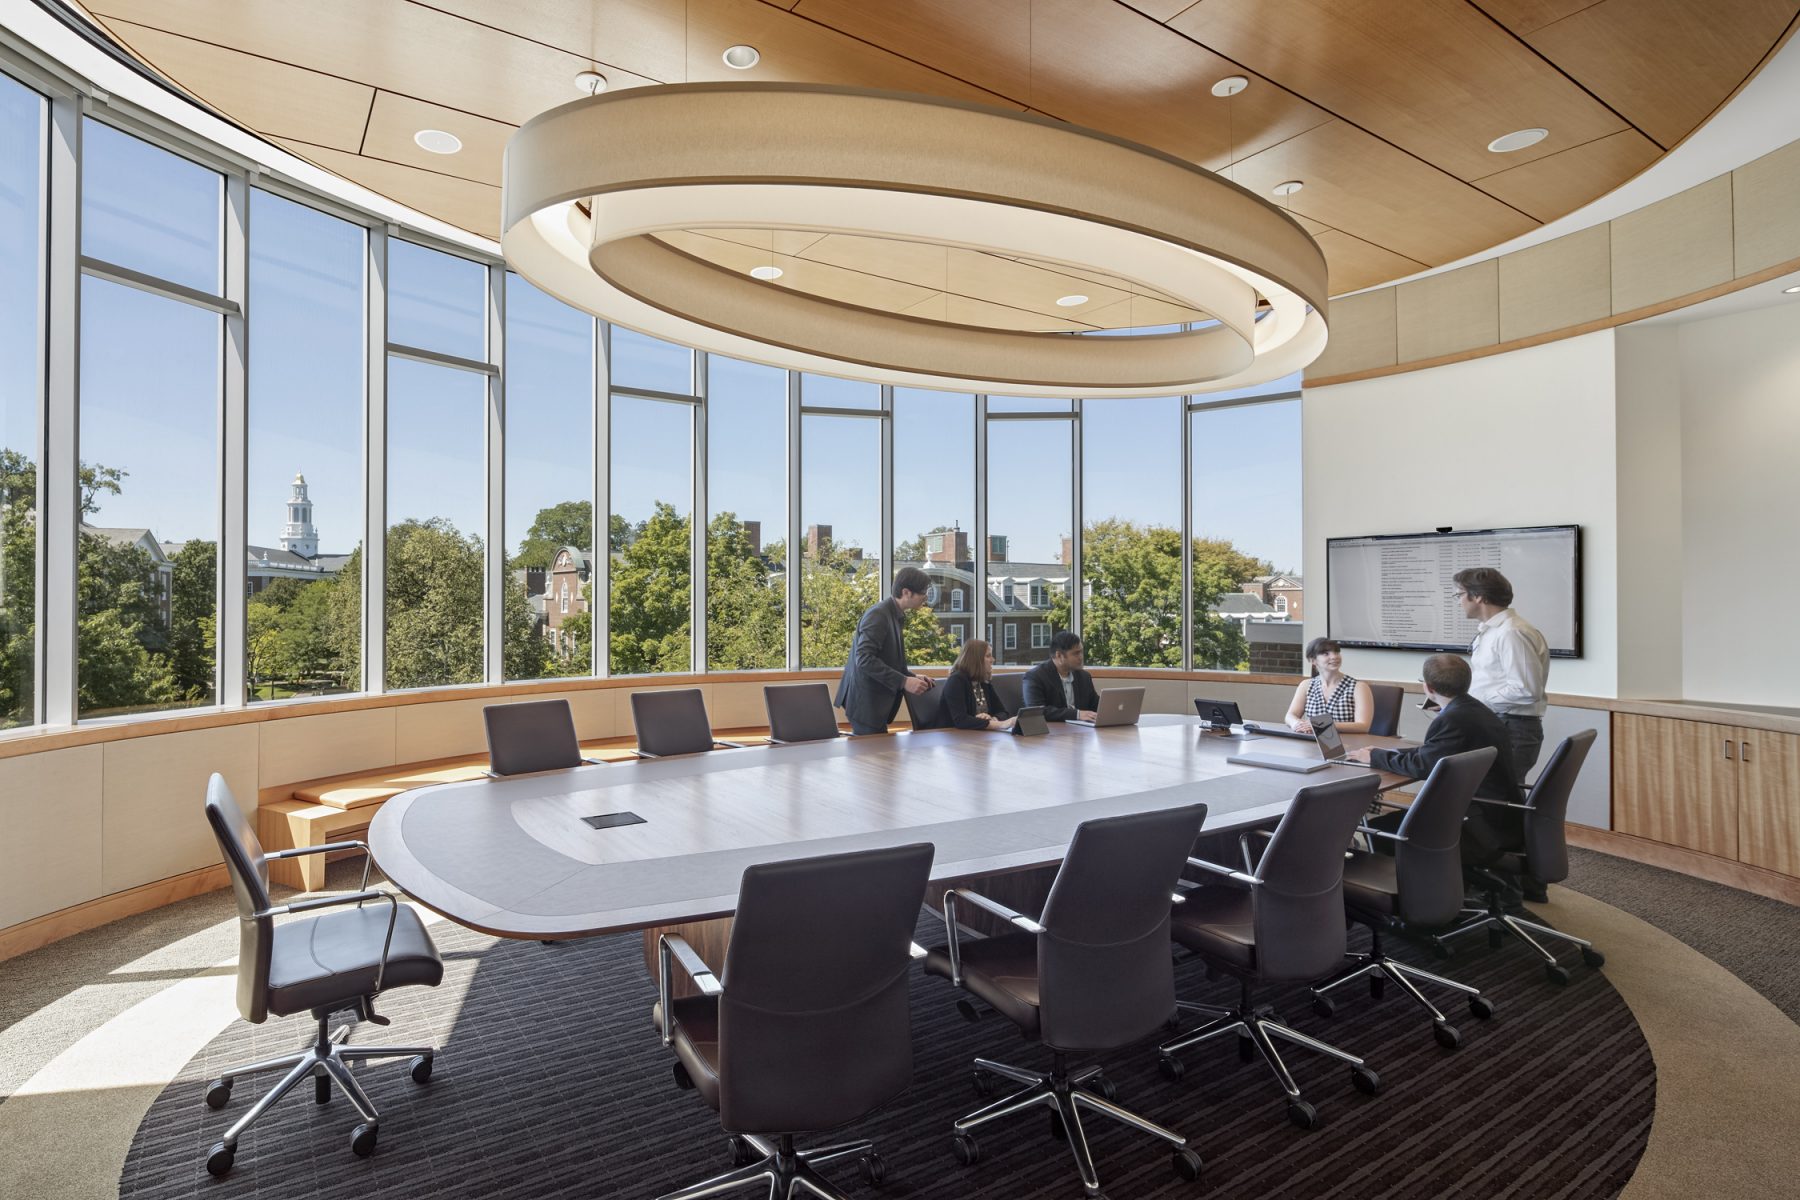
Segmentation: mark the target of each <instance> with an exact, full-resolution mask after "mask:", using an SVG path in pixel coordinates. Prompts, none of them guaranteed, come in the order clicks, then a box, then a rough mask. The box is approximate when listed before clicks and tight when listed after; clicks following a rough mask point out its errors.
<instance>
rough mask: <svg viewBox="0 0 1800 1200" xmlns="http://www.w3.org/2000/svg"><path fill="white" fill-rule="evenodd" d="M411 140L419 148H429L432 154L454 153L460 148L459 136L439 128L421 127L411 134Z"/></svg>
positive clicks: (460, 140)
mask: <svg viewBox="0 0 1800 1200" xmlns="http://www.w3.org/2000/svg"><path fill="white" fill-rule="evenodd" d="M413 141H415V142H417V143H418V144H419V149H421V150H429V151H431V152H432V153H433V154H455V153H456V152H457V151H458V150H461V149H462V139H461V138H459V137H457V136H456V135H455V134H454V133H445V132H444V131H443V130H441V129H421V130H419V132H417V133H415V134H413Z"/></svg>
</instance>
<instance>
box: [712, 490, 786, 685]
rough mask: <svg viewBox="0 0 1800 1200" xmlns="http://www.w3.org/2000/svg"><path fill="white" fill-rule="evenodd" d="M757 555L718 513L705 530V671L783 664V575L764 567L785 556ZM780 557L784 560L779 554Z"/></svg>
mask: <svg viewBox="0 0 1800 1200" xmlns="http://www.w3.org/2000/svg"><path fill="white" fill-rule="evenodd" d="M783 550H785V547H784V546H783V544H782V543H776V544H775V545H773V546H771V547H770V552H769V555H768V558H767V559H765V557H764V556H763V555H760V554H758V553H757V552H756V547H755V546H753V545H752V544H751V542H750V538H749V535H748V534H746V533H745V532H744V526H743V523H742V522H740V521H739V520H738V518H737V514H736V513H733V512H722V513H719V514H717V515H715V516H714V517H713V519H712V520H711V521H710V522H708V523H707V526H706V665H707V666H708V667H709V668H711V669H713V670H721V671H755V670H763V669H768V668H778V667H782V666H785V665H786V663H787V618H786V612H787V597H786V595H785V589H786V582H785V575H784V574H780V573H775V572H772V571H771V570H770V569H769V566H768V563H769V562H770V561H774V560H775V559H776V558H777V556H778V555H777V551H783ZM780 557H785V554H781V555H780Z"/></svg>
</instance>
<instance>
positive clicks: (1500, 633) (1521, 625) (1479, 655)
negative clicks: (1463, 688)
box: [1469, 608, 1550, 717]
mask: <svg viewBox="0 0 1800 1200" xmlns="http://www.w3.org/2000/svg"><path fill="white" fill-rule="evenodd" d="M1469 669H1470V671H1471V672H1472V673H1473V674H1474V679H1473V680H1472V681H1471V682H1470V684H1469V695H1471V696H1473V697H1475V699H1477V700H1479V701H1481V702H1482V703H1483V704H1485V705H1487V706H1488V707H1489V708H1491V709H1493V710H1494V711H1495V712H1496V713H1499V714H1500V715H1501V716H1515V717H1541V716H1543V715H1544V685H1545V683H1546V681H1547V680H1548V678H1549V675H1550V645H1549V643H1548V642H1546V641H1545V640H1544V635H1543V634H1541V633H1539V632H1538V631H1537V629H1536V628H1535V627H1534V626H1533V625H1531V623H1530V622H1528V621H1526V620H1525V619H1524V618H1523V617H1521V616H1519V614H1518V613H1516V612H1514V611H1513V610H1512V609H1510V608H1503V609H1501V610H1500V611H1499V612H1497V613H1495V614H1494V615H1493V616H1491V617H1489V618H1488V619H1487V620H1485V621H1483V622H1482V623H1481V624H1480V625H1478V626H1476V629H1475V643H1474V645H1472V646H1470V647H1469Z"/></svg>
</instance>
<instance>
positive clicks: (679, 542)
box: [607, 325, 699, 675]
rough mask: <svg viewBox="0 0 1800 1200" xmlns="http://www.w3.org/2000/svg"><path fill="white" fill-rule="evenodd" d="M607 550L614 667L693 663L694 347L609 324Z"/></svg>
mask: <svg viewBox="0 0 1800 1200" xmlns="http://www.w3.org/2000/svg"><path fill="white" fill-rule="evenodd" d="M608 357H609V362H610V364H611V372H612V405H611V419H612V428H611V434H610V437H609V444H610V446H611V448H612V453H611V457H610V463H609V467H608V472H607V477H608V480H609V486H610V492H611V502H610V508H609V512H608V518H607V519H608V523H609V524H608V530H607V542H608V545H609V553H610V554H611V555H612V567H611V595H610V597H609V606H608V618H607V621H608V633H609V647H608V651H607V654H608V662H609V664H610V667H611V670H612V673H613V674H615V675H652V674H666V673H670V672H682V671H688V670H691V669H692V668H693V627H694V621H693V607H692V606H693V589H694V574H693V547H694V535H693V526H692V525H691V524H690V520H691V517H692V514H693V507H694V503H693V502H694V411H695V408H696V407H697V405H698V404H699V400H698V397H697V395H696V393H695V388H694V352H693V351H692V350H687V349H684V348H682V347H680V346H675V345H671V344H670V343H668V342H662V341H658V340H656V339H655V338H650V337H645V336H643V335H642V334H638V333H633V332H632V331H630V330H628V329H623V328H620V327H619V326H617V325H615V326H613V327H612V330H611V337H610V354H609V356H608Z"/></svg>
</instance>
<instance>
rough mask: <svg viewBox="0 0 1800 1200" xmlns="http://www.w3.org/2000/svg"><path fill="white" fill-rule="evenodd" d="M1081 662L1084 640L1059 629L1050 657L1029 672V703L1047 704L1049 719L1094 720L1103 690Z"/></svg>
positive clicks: (1026, 687) (1054, 638)
mask: <svg viewBox="0 0 1800 1200" xmlns="http://www.w3.org/2000/svg"><path fill="white" fill-rule="evenodd" d="M1081 661H1082V650H1081V639H1080V638H1078V637H1076V636H1075V635H1074V634H1073V633H1070V632H1069V631H1068V630H1067V629H1063V630H1059V631H1058V632H1057V633H1056V634H1055V636H1053V637H1052V638H1051V639H1050V657H1049V658H1047V659H1045V660H1044V661H1043V662H1041V663H1039V664H1038V665H1037V666H1035V667H1033V668H1031V670H1029V671H1027V672H1025V704H1026V706H1027V707H1030V706H1033V705H1040V704H1041V705H1043V708H1044V720H1046V721H1072V720H1081V721H1092V720H1093V719H1094V711H1095V710H1096V709H1098V708H1099V707H1100V693H1098V692H1096V691H1095V690H1094V677H1093V676H1092V675H1089V674H1088V673H1087V672H1086V671H1084V670H1082V669H1081Z"/></svg>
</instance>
